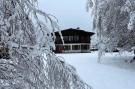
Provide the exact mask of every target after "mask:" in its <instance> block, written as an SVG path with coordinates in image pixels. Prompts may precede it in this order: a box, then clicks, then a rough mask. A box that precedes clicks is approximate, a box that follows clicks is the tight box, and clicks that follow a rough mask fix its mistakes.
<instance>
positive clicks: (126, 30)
mask: <svg viewBox="0 0 135 89" xmlns="http://www.w3.org/2000/svg"><path fill="white" fill-rule="evenodd" d="M90 3H92V4H90ZM90 5H92V6H93V7H92V10H93V12H92V14H93V29H95V30H96V32H97V36H98V39H99V41H98V43H99V61H100V57H101V56H102V54H103V53H104V52H105V51H110V52H112V51H114V49H120V50H122V51H124V50H126V51H131V50H132V48H133V47H134V46H135V0H93V1H92V0H89V1H88V7H90Z"/></svg>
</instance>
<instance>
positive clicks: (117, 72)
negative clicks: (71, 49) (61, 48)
mask: <svg viewBox="0 0 135 89" xmlns="http://www.w3.org/2000/svg"><path fill="white" fill-rule="evenodd" d="M57 55H58V56H62V57H64V58H65V61H66V62H67V63H69V64H71V65H73V66H74V67H75V68H76V69H77V72H78V73H79V75H80V77H81V78H82V79H83V80H84V81H85V82H87V83H88V84H89V85H91V86H92V87H93V89H135V63H125V61H124V60H128V59H129V60H130V59H132V57H133V55H132V54H130V53H124V54H121V55H119V53H113V54H110V53H107V54H106V55H105V56H104V57H102V63H101V64H99V63H97V52H92V53H74V54H57ZM126 55H127V56H126Z"/></svg>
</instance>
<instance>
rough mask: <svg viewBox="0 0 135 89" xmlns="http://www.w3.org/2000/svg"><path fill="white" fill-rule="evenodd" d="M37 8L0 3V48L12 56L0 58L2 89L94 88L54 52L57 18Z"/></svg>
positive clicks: (24, 1)
mask: <svg viewBox="0 0 135 89" xmlns="http://www.w3.org/2000/svg"><path fill="white" fill-rule="evenodd" d="M36 5H37V0H0V46H1V48H8V53H9V58H8V59H6V58H3V59H2V57H1V59H0V89H91V87H90V86H88V85H87V84H86V83H84V82H83V81H82V80H81V79H80V78H79V76H78V75H77V73H76V70H75V69H74V68H73V67H72V66H71V65H68V64H66V63H65V62H64V61H61V59H60V58H59V57H57V56H56V55H55V54H54V53H53V52H52V50H53V49H55V45H54V40H55V35H54V33H53V32H54V31H55V30H56V29H59V27H58V25H57V19H56V18H55V17H54V16H52V15H50V14H47V13H45V12H43V11H41V10H39V9H37V7H36ZM41 17H42V19H41ZM52 19H53V20H52ZM0 50H1V49H0Z"/></svg>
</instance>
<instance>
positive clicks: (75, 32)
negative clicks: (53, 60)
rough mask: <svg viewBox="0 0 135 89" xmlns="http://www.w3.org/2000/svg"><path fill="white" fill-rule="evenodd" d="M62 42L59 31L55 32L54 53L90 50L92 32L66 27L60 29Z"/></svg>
mask: <svg viewBox="0 0 135 89" xmlns="http://www.w3.org/2000/svg"><path fill="white" fill-rule="evenodd" d="M61 33H62V36H63V40H64V44H63V43H62V40H61V37H60V35H59V32H55V35H56V40H55V46H56V50H55V52H56V53H68V52H90V50H91V36H92V35H94V33H92V32H86V31H84V30H80V29H79V28H77V29H73V28H70V29H66V30H62V31H61Z"/></svg>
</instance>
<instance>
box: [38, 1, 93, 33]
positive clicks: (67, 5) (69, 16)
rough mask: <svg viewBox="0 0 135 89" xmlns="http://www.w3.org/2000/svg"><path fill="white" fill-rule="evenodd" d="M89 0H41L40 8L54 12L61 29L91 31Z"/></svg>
mask: <svg viewBox="0 0 135 89" xmlns="http://www.w3.org/2000/svg"><path fill="white" fill-rule="evenodd" d="M86 1H87V0H39V8H40V9H41V10H43V11H45V12H47V13H50V14H53V15H54V16H56V17H57V18H58V20H59V25H60V26H61V29H66V28H77V27H80V28H81V29H85V30H88V31H91V22H90V20H91V18H90V17H91V16H90V13H88V12H86Z"/></svg>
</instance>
